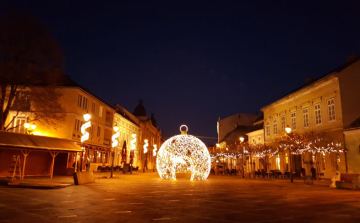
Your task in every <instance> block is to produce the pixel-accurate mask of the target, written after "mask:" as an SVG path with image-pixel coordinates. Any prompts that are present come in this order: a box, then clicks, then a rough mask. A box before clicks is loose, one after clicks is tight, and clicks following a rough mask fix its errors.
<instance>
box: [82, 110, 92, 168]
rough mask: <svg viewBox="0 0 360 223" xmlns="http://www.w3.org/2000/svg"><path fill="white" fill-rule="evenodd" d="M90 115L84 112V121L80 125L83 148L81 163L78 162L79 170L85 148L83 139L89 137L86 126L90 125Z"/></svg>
mask: <svg viewBox="0 0 360 223" xmlns="http://www.w3.org/2000/svg"><path fill="white" fill-rule="evenodd" d="M90 118H91V115H90V114H89V113H86V114H84V120H85V123H84V124H83V125H82V126H81V133H82V134H83V135H82V136H81V139H80V141H81V142H82V143H83V148H82V151H81V163H80V171H82V166H83V159H84V150H85V143H84V142H85V141H86V140H88V139H89V136H90V134H89V133H88V132H87V131H86V129H87V128H89V127H90V126H91V121H90Z"/></svg>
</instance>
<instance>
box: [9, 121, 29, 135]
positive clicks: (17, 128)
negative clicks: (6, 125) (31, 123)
mask: <svg viewBox="0 0 360 223" xmlns="http://www.w3.org/2000/svg"><path fill="white" fill-rule="evenodd" d="M25 120H26V119H25V118H21V117H17V118H15V120H14V121H13V124H12V127H13V129H11V131H12V132H17V133H25V126H24V124H25Z"/></svg>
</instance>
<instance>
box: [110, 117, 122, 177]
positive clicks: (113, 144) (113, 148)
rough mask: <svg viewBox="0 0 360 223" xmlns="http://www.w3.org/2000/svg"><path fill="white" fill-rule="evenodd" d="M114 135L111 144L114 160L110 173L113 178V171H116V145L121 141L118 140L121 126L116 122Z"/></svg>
mask: <svg viewBox="0 0 360 223" xmlns="http://www.w3.org/2000/svg"><path fill="white" fill-rule="evenodd" d="M113 129H114V135H113V136H112V137H111V139H112V146H111V155H112V161H111V173H110V178H113V177H114V176H113V173H114V160H115V147H116V146H117V145H118V144H119V141H118V140H117V138H118V137H119V136H120V133H119V132H118V131H119V127H118V126H117V125H116V124H115V126H114V128H113Z"/></svg>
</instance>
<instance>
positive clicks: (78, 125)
mask: <svg viewBox="0 0 360 223" xmlns="http://www.w3.org/2000/svg"><path fill="white" fill-rule="evenodd" d="M80 127H81V126H80V120H79V119H75V128H74V129H75V131H78V132H80Z"/></svg>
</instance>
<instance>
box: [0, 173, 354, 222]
mask: <svg viewBox="0 0 360 223" xmlns="http://www.w3.org/2000/svg"><path fill="white" fill-rule="evenodd" d="M0 222H101V223H105V222H134V223H138V222H360V191H353V190H340V189H333V188H329V187H328V184H324V183H323V184H321V183H320V184H319V183H317V184H315V185H305V184H304V183H302V182H301V181H298V182H295V183H290V182H289V181H288V180H268V179H265V180H259V179H256V180H251V179H242V178H239V177H235V176H213V175H212V176H210V177H209V179H208V180H206V181H189V180H186V179H178V180H176V181H168V180H162V179H160V178H159V177H158V175H157V174H156V173H144V174H143V173H138V174H133V175H122V174H117V175H116V178H114V179H97V180H96V182H95V183H93V184H88V185H80V186H70V187H66V188H61V189H53V190H39V189H38V190H35V189H24V188H7V187H0Z"/></svg>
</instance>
